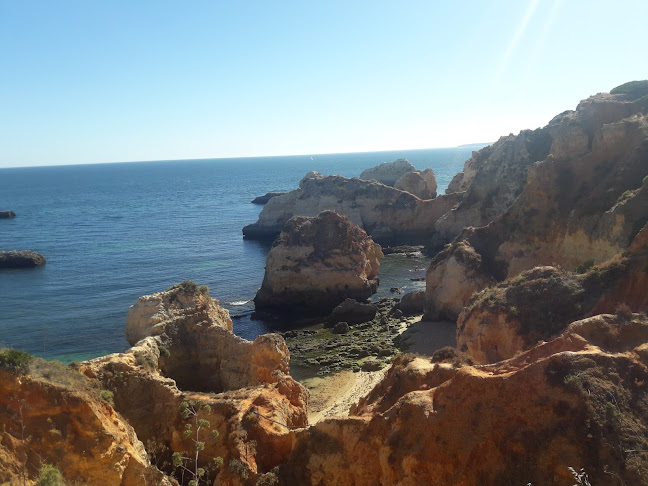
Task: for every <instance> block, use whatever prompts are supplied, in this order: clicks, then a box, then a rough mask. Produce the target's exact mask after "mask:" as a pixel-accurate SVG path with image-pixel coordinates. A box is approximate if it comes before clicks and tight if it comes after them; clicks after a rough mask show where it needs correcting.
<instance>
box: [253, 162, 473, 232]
mask: <svg viewBox="0 0 648 486" xmlns="http://www.w3.org/2000/svg"><path fill="white" fill-rule="evenodd" d="M461 197H462V195H461V194H450V195H445V196H439V197H437V198H435V199H432V200H426V201H422V200H420V199H419V198H418V197H416V196H414V195H412V194H409V193H406V192H403V191H399V190H397V189H394V188H393V187H388V186H385V185H384V184H380V183H378V182H374V181H363V180H361V179H355V178H354V179H348V178H346V177H341V176H322V175H321V174H318V173H316V172H313V173H309V174H307V175H306V176H305V177H304V178H303V179H302V181H301V182H300V183H299V189H296V190H294V191H290V192H289V193H287V194H284V195H283V196H277V197H275V198H272V199H271V200H270V201H268V203H267V204H266V205H265V206H264V208H263V210H262V211H261V213H260V214H259V219H258V221H257V222H256V223H253V224H250V225H248V226H246V227H245V228H243V235H244V236H245V237H246V238H256V239H274V238H275V237H276V236H277V235H279V233H280V232H281V230H282V229H283V227H284V225H285V224H286V222H287V221H288V220H289V219H290V218H292V217H293V216H308V217H314V216H317V215H318V214H319V213H321V212H322V211H325V210H332V211H335V212H337V213H338V214H340V215H342V216H346V217H347V218H349V219H350V220H351V222H353V223H354V224H357V225H358V226H360V227H361V228H363V229H364V230H365V231H366V232H367V234H369V235H370V236H371V237H372V238H374V239H375V240H376V241H377V242H379V243H381V244H391V245H394V244H428V243H429V241H430V239H431V238H432V235H433V233H434V223H435V222H436V221H437V219H438V218H439V217H441V216H442V215H443V214H445V213H446V212H447V211H449V210H450V209H451V208H453V207H454V206H456V205H457V203H458V202H459V201H460V200H461Z"/></svg>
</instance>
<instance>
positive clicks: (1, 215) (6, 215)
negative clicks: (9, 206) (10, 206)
mask: <svg viewBox="0 0 648 486" xmlns="http://www.w3.org/2000/svg"><path fill="white" fill-rule="evenodd" d="M15 217H16V213H14V212H13V211H0V219H11V218H15Z"/></svg>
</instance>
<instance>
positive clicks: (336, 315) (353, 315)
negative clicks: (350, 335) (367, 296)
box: [328, 299, 378, 324]
mask: <svg viewBox="0 0 648 486" xmlns="http://www.w3.org/2000/svg"><path fill="white" fill-rule="evenodd" d="M377 310H378V308H377V307H376V306H375V305H373V304H362V303H361V302H358V301H357V300H354V299H346V300H345V301H344V302H342V303H341V304H340V305H338V306H337V307H336V308H335V309H333V312H331V315H330V316H329V318H328V321H329V322H330V323H336V322H342V321H344V322H348V323H349V324H359V323H361V322H367V321H370V320H372V319H373V318H374V317H375V316H376V312H377Z"/></svg>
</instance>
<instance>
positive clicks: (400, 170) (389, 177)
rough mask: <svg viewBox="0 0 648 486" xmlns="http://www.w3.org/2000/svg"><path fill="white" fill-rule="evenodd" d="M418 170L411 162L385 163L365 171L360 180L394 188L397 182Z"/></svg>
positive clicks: (401, 160) (400, 160) (399, 160)
mask: <svg viewBox="0 0 648 486" xmlns="http://www.w3.org/2000/svg"><path fill="white" fill-rule="evenodd" d="M414 170H416V167H414V166H413V165H412V164H411V163H410V161H409V160H407V159H397V160H394V161H393V162H383V163H382V164H379V165H377V166H376V167H372V168H370V169H366V170H363V171H362V173H361V174H360V179H362V180H365V181H370V180H374V181H378V182H380V183H382V184H385V185H386V186H393V185H394V184H396V181H397V180H398V179H400V178H401V177H403V175H405V174H407V173H408V172H412V171H414Z"/></svg>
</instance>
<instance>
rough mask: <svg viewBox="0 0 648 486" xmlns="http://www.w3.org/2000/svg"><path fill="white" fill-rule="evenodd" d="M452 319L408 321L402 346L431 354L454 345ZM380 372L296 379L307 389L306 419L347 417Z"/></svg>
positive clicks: (418, 318) (374, 383)
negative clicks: (308, 392)
mask: <svg viewBox="0 0 648 486" xmlns="http://www.w3.org/2000/svg"><path fill="white" fill-rule="evenodd" d="M456 329H457V328H456V324H455V323H454V322H448V321H441V322H428V321H422V320H421V317H420V316H419V317H417V318H415V319H413V320H411V322H410V324H409V325H407V326H404V328H403V331H402V336H403V343H404V348H405V350H406V351H407V352H409V353H417V354H420V355H423V356H432V354H434V352H435V351H436V350H438V349H441V348H443V347H445V346H452V347H454V346H456ZM387 370H388V367H385V368H383V369H382V370H380V371H360V372H357V373H354V372H352V371H341V372H339V373H332V374H330V375H323V376H317V377H312V378H306V379H302V380H300V381H301V383H302V385H304V386H305V387H306V388H308V390H309V391H310V399H309V404H308V422H309V423H310V424H315V423H317V422H319V421H321V420H325V419H327V418H333V417H348V416H349V408H350V407H351V405H353V404H354V403H357V402H358V400H360V398H362V397H364V396H366V395H367V394H368V393H369V392H370V391H371V390H372V389H373V388H374V386H376V384H377V383H378V382H379V381H380V380H382V378H383V377H384V376H385V374H386V373H387Z"/></svg>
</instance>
